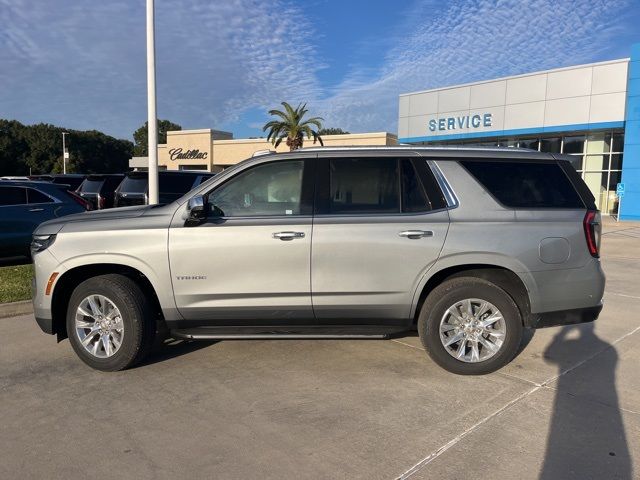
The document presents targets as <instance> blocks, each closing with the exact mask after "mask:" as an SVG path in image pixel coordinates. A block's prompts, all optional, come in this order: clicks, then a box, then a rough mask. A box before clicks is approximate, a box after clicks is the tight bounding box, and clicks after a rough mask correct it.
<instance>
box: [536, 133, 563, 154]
mask: <svg viewBox="0 0 640 480" xmlns="http://www.w3.org/2000/svg"><path fill="white" fill-rule="evenodd" d="M561 145H562V142H561V140H560V137H551V138H543V139H542V140H541V141H540V151H541V152H549V153H560V146H561Z"/></svg>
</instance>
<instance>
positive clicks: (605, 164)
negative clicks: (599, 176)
mask: <svg viewBox="0 0 640 480" xmlns="http://www.w3.org/2000/svg"><path fill="white" fill-rule="evenodd" d="M584 169H585V170H608V169H609V155H608V154H607V155H587V156H586V160H585V162H584Z"/></svg>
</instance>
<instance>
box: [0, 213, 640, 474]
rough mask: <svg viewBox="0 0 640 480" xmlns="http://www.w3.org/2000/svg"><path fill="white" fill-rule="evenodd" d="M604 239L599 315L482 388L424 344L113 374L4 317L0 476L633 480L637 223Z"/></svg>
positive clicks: (213, 358) (265, 353)
mask: <svg viewBox="0 0 640 480" xmlns="http://www.w3.org/2000/svg"><path fill="white" fill-rule="evenodd" d="M605 232H606V234H605V235H604V239H603V264H604V268H605V271H606V274H607V290H606V294H605V303H606V305H605V309H604V311H603V313H602V315H601V317H600V319H599V320H598V321H597V322H596V323H595V324H586V325H582V326H578V327H565V328H550V329H545V330H539V331H537V332H536V333H535V335H533V337H532V338H531V339H530V341H529V343H528V344H527V345H526V346H524V350H523V351H522V352H521V353H520V355H519V356H518V357H517V358H516V359H515V360H514V361H513V363H511V364H510V365H509V366H508V367H506V368H504V369H503V370H501V371H500V372H497V373H494V374H491V375H488V376H484V377H459V376H454V375H452V374H449V373H447V372H445V371H443V370H442V369H440V368H438V367H437V366H436V365H435V364H434V363H433V362H432V361H431V360H430V359H429V358H428V357H427V356H426V354H425V353H424V352H423V351H422V347H421V345H420V342H419V340H418V338H417V337H405V338H400V339H396V340H386V341H245V342H233V341H228V342H218V343H192V344H184V343H176V344H174V345H170V346H168V347H167V348H165V349H164V350H163V351H162V352H160V353H157V354H155V355H154V356H153V357H152V358H151V359H150V360H149V361H148V362H146V363H145V364H144V365H142V366H139V367H138V368H135V369H132V370H129V371H125V372H119V373H113V374H105V373H99V372H96V371H93V370H91V369H89V368H88V367H86V366H85V365H84V364H82V363H81V362H80V361H79V360H78V359H77V358H76V357H75V355H74V354H73V353H72V350H71V347H70V346H69V344H68V341H65V342H63V343H61V344H59V345H57V344H56V343H55V341H54V339H53V337H49V336H47V335H44V334H43V333H41V332H40V330H39V329H38V327H37V325H36V323H35V321H34V319H33V317H32V316H19V317H12V318H5V319H0V416H1V417H0V418H1V421H0V478H7V479H8V478H96V479H102V478H136V479H146V478H220V479H249V478H261V479H262V478H274V479H276V478H277V479H283V478H327V479H329V478H330V479H336V478H362V479H392V478H397V477H404V478H407V477H410V478H412V479H426V478H439V479H455V478H474V479H496V478H518V479H520V480H523V479H534V478H543V479H569V478H576V479H587V478H594V479H596V478H597V479H605V478H606V479H630V478H640V466H639V465H638V463H639V462H640V374H639V372H640V314H639V313H638V312H639V311H640V224H630V223H622V224H614V223H612V222H608V223H607V224H606V225H605Z"/></svg>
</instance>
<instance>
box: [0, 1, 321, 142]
mask: <svg viewBox="0 0 640 480" xmlns="http://www.w3.org/2000/svg"><path fill="white" fill-rule="evenodd" d="M0 22H2V25H3V28H2V29H0V65H2V68H1V69H0V117H3V118H18V119H20V120H22V121H25V122H35V121H48V122H52V123H57V124H63V125H66V126H69V127H71V128H74V127H75V128H97V129H101V130H104V131H106V132H110V133H115V134H118V135H120V136H127V137H128V136H130V134H131V132H133V130H134V129H135V128H137V127H138V126H139V125H140V124H141V123H142V122H143V121H144V120H145V119H146V66H145V60H146V56H145V55H146V54H145V48H146V46H145V45H146V44H145V41H146V39H145V11H144V2H132V1H130V0H108V1H104V2H95V1H94V0H52V1H48V2H33V1H30V0H0ZM312 33H313V29H312V28H311V26H310V24H309V23H308V21H306V20H305V16H304V14H303V12H302V11H301V9H299V8H298V7H296V6H293V5H291V4H290V3H289V2H287V1H286V0H272V1H270V2H269V3H268V4H267V3H266V2H262V1H259V0H228V1H225V2H212V1H209V0H157V1H156V51H157V55H156V62H157V85H158V115H159V116H160V117H161V118H169V119H171V120H172V121H175V122H178V123H181V124H182V125H183V126H185V127H199V128H201V127H203V126H212V127H215V126H217V125H220V124H221V123H229V122H232V121H234V120H237V119H238V118H239V116H241V114H242V113H243V112H244V111H246V110H248V109H251V108H255V107H259V108H264V109H266V108H267V107H271V106H273V105H274V104H277V103H278V102H280V101H281V100H282V98H283V96H286V97H287V98H289V99H291V101H301V100H303V99H305V98H309V97H311V98H317V97H319V96H321V88H320V85H319V83H318V80H317V77H316V72H317V70H318V69H319V68H322V65H321V63H320V62H318V61H317V59H316V58H314V57H315V56H314V52H313V48H312V42H311V35H312Z"/></svg>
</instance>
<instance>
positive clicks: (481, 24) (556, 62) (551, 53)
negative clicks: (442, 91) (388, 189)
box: [316, 0, 626, 132]
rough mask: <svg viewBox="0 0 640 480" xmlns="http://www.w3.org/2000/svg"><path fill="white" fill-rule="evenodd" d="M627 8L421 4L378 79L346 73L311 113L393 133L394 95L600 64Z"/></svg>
mask: <svg viewBox="0 0 640 480" xmlns="http://www.w3.org/2000/svg"><path fill="white" fill-rule="evenodd" d="M625 7H626V2H615V3H614V2H609V1H606V0H593V1H590V0H564V1H554V0H527V1H522V0H481V1H474V0H466V1H457V2H452V3H450V4H448V5H445V6H443V7H438V6H437V4H434V3H430V2H429V3H420V4H418V5H416V6H415V8H414V11H413V12H411V19H408V21H407V25H405V26H404V27H403V28H405V29H406V30H407V34H406V35H405V36H404V37H401V36H398V37H399V38H401V40H400V41H399V42H398V44H397V45H396V46H395V47H394V48H392V49H391V50H390V51H389V52H387V54H386V62H385V65H384V66H383V67H382V68H381V69H380V71H379V72H378V73H377V75H375V76H373V77H370V78H368V79H366V80H363V79H362V78H359V72H358V71H354V72H352V73H351V75H349V76H348V77H347V78H346V79H345V80H344V81H343V82H342V83H341V84H340V85H338V86H337V87H336V88H335V91H334V93H333V95H330V96H329V97H327V98H325V99H324V100H322V101H320V102H318V103H317V104H316V107H317V108H319V109H320V110H321V112H322V113H323V114H324V116H325V118H326V120H327V124H328V125H329V124H330V125H335V126H339V127H342V128H346V129H349V130H350V131H356V132H357V131H371V130H390V131H396V123H397V109H398V95H399V94H400V93H407V92H411V91H416V90H425V89H429V88H435V87H440V86H447V85H455V84H459V83H466V82H470V81H476V80H483V79H491V78H496V77H498V76H505V75H512V74H518V73H527V72H532V71H537V70H544V69H548V68H553V67H559V66H565V65H575V64H578V63H581V62H589V61H591V60H593V59H594V58H598V56H599V55H600V54H601V53H602V52H603V51H605V50H607V49H608V48H609V47H611V41H612V39H613V37H614V35H615V33H616V29H617V28H618V26H619V25H620V24H621V22H620V18H621V16H622V15H623V13H624V10H625Z"/></svg>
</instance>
